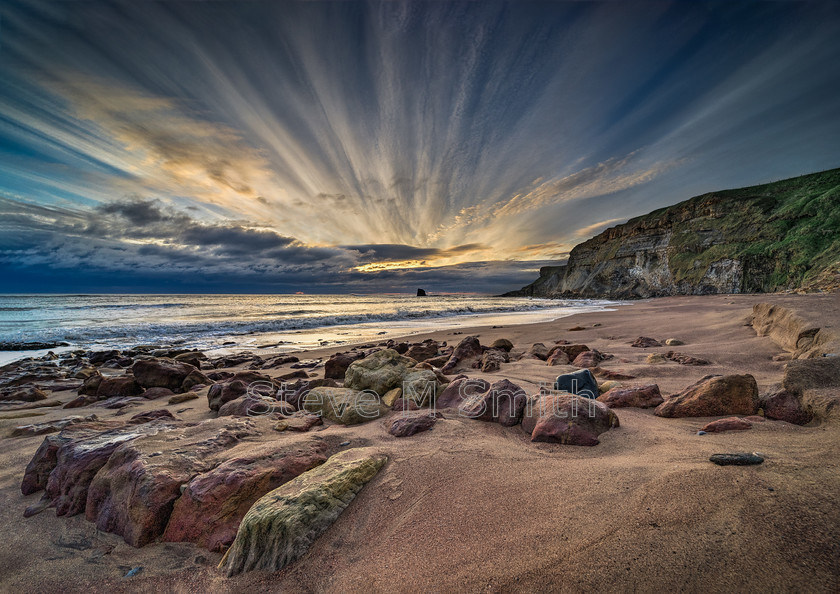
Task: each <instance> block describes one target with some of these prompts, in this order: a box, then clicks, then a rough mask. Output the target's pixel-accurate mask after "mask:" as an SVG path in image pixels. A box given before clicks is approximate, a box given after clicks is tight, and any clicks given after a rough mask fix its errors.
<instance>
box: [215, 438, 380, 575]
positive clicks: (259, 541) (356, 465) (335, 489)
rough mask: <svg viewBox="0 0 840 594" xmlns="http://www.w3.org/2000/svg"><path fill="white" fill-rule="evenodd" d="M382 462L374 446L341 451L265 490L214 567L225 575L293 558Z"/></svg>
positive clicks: (277, 567)
mask: <svg viewBox="0 0 840 594" xmlns="http://www.w3.org/2000/svg"><path fill="white" fill-rule="evenodd" d="M386 461H387V457H386V456H385V455H384V454H381V453H379V452H377V451H376V450H375V449H374V448H354V449H351V450H346V451H343V452H341V453H338V454H336V455H334V456H332V457H331V458H330V459H329V460H327V461H326V462H325V463H324V464H322V465H321V466H318V467H316V468H313V469H312V470H309V471H307V472H304V473H303V474H301V475H300V476H298V477H297V478H295V479H292V480H291V481H289V482H288V483H286V484H284V485H282V486H281V487H278V488H277V489H274V490H273V491H271V492H269V493H267V494H266V495H264V496H263V497H262V498H260V499H259V500H258V501H257V502H256V503H255V504H254V505H253V506H252V507H251V509H250V510H248V513H247V514H245V517H244V518H243V519H242V523H241V524H240V525H239V530H238V532H237V534H236V539H235V540H234V541H233V545H231V547H230V549H228V551H227V553H225V556H224V557H223V558H222V561H221V563H220V564H219V568H220V569H222V570H223V571H224V572H225V574H226V575H227V576H228V577H230V576H234V575H237V574H240V573H243V572H245V571H252V570H255V569H256V570H268V571H279V570H280V569H282V568H283V567H285V566H286V565H288V564H289V563H291V562H292V561H294V560H296V559H298V558H299V557H301V556H302V555H303V554H304V553H306V551H307V550H308V549H309V547H310V546H311V545H312V543H313V542H314V541H315V539H317V538H318V537H319V536H321V535H322V534H323V533H324V532H326V531H327V529H328V528H329V527H330V526H331V525H332V524H333V522H335V521H336V519H338V516H340V515H341V512H343V511H344V510H345V509H346V508H347V506H348V505H350V502H351V501H353V498H354V497H355V496H356V494H357V493H358V492H359V491H360V490H361V488H362V487H363V486H364V485H365V484H366V483H367V482H368V481H370V480H371V479H372V478H373V477H374V476H376V473H377V472H379V469H380V468H382V466H383V465H384V464H385V462H386Z"/></svg>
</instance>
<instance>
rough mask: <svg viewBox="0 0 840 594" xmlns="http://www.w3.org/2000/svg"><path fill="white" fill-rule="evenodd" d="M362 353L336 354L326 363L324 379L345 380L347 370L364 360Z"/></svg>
mask: <svg viewBox="0 0 840 594" xmlns="http://www.w3.org/2000/svg"><path fill="white" fill-rule="evenodd" d="M363 357H364V355H363V354H362V353H353V352H349V353H336V354H334V355H333V356H332V357H330V358H329V359H327V362H326V363H324V377H325V378H327V379H337V380H343V379H344V374H345V373H346V372H347V368H348V367H350V364H351V363H353V362H354V361H358V360H359V359H362V358H363Z"/></svg>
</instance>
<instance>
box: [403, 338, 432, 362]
mask: <svg viewBox="0 0 840 594" xmlns="http://www.w3.org/2000/svg"><path fill="white" fill-rule="evenodd" d="M437 354H438V343H437V342H421V343H420V344H413V345H411V346H410V347H409V349H408V350H407V351H406V352H405V356H406V357H410V358H412V359H414V360H415V361H418V362H419V361H425V360H426V359H431V358H432V357H434V356H435V355H437Z"/></svg>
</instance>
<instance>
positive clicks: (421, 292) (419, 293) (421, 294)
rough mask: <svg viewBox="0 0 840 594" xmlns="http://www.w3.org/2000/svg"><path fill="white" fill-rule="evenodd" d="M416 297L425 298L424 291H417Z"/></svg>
mask: <svg viewBox="0 0 840 594" xmlns="http://www.w3.org/2000/svg"><path fill="white" fill-rule="evenodd" d="M417 296H418V297H425V296H426V291H424V290H423V289H417Z"/></svg>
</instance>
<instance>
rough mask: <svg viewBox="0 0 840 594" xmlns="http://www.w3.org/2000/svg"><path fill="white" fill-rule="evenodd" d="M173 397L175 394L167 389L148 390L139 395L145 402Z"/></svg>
mask: <svg viewBox="0 0 840 594" xmlns="http://www.w3.org/2000/svg"><path fill="white" fill-rule="evenodd" d="M174 395H175V392H173V391H172V390H170V389H169V388H149V389H148V390H145V391H144V392H143V393H142V394H141V396H143V398H145V399H146V400H157V399H158V398H167V397H169V396H174Z"/></svg>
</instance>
